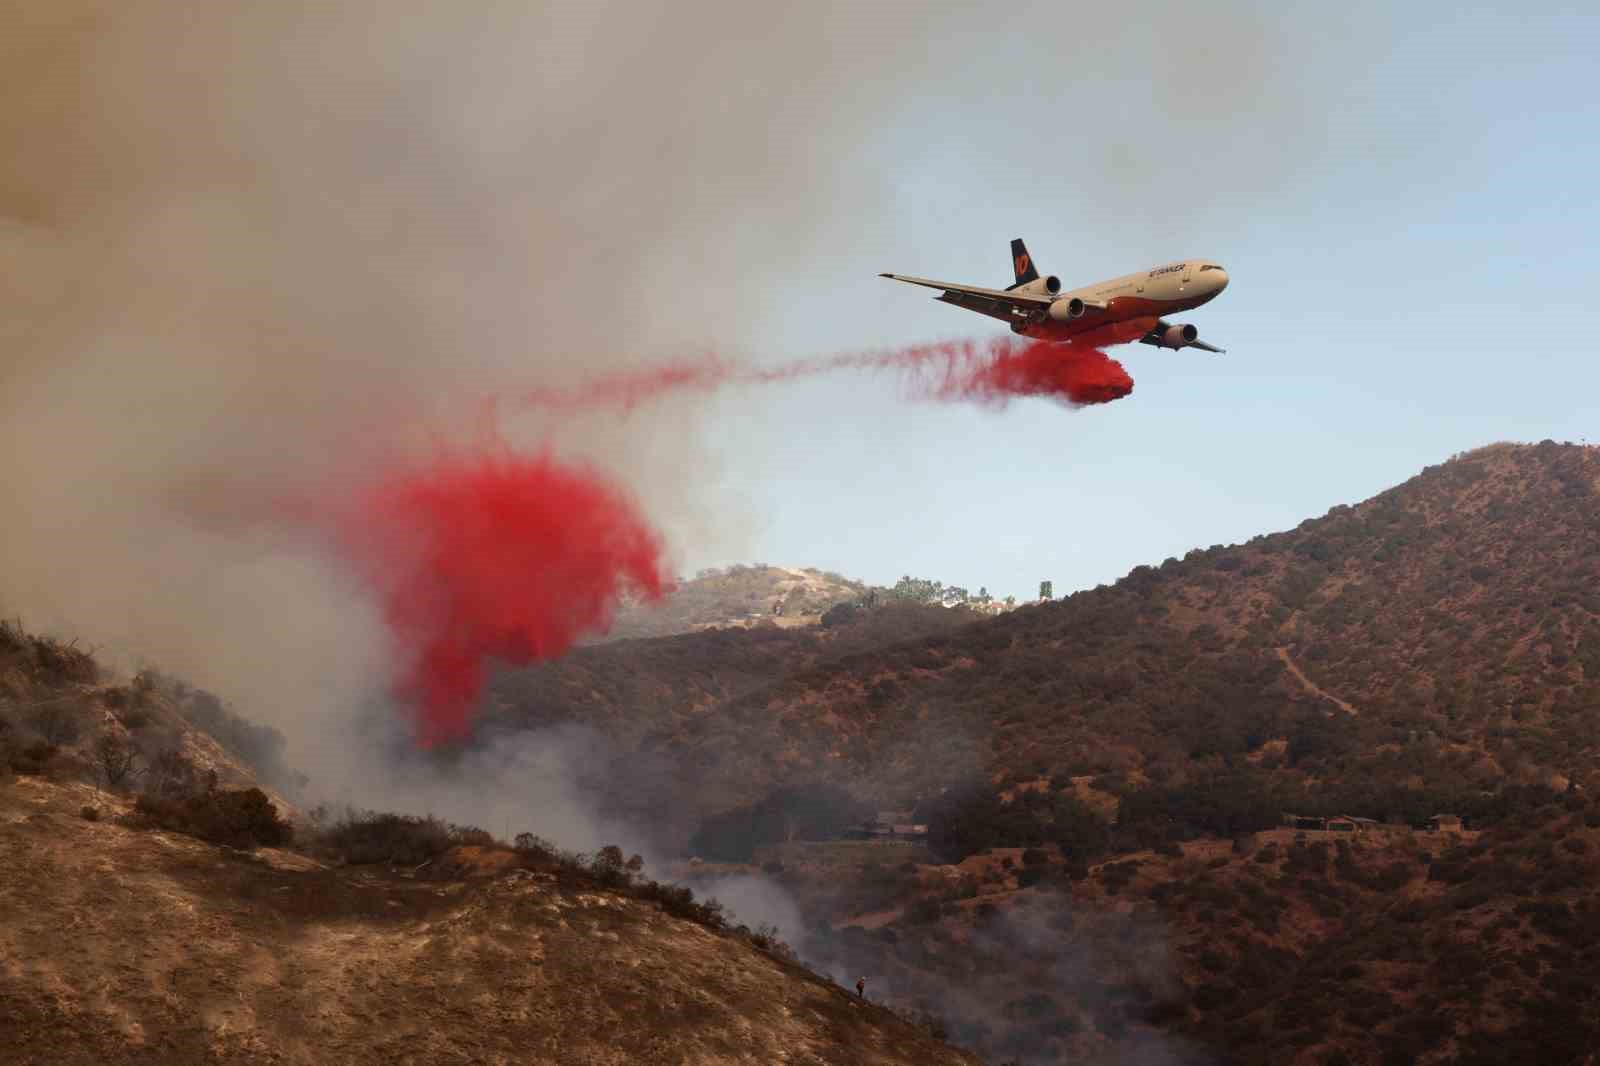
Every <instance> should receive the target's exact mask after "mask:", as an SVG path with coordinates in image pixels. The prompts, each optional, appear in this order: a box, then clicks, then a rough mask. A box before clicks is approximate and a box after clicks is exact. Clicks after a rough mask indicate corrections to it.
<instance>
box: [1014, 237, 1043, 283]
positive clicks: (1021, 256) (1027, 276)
mask: <svg viewBox="0 0 1600 1066" xmlns="http://www.w3.org/2000/svg"><path fill="white" fill-rule="evenodd" d="M1011 265H1012V267H1014V268H1015V269H1016V272H1017V285H1026V284H1027V283H1028V282H1030V281H1038V280H1039V272H1038V271H1037V270H1035V269H1034V268H1033V257H1032V256H1031V255H1029V254H1028V246H1027V245H1025V244H1023V243H1022V238H1021V237H1018V238H1017V239H1016V240H1014V241H1012V242H1011ZM1017 285H1012V286H1011V288H1013V289H1014V288H1016V287H1017Z"/></svg>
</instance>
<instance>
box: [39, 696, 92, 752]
mask: <svg viewBox="0 0 1600 1066" xmlns="http://www.w3.org/2000/svg"><path fill="white" fill-rule="evenodd" d="M82 727H83V719H82V716H81V715H80V714H79V713H78V708H77V707H76V706H75V705H74V704H72V703H70V702H68V700H66V699H53V700H47V701H46V702H44V703H41V704H39V705H38V707H37V708H35V710H34V712H33V728H35V729H37V730H38V731H39V736H41V737H43V738H44V741H45V743H46V744H49V745H50V746H51V747H53V748H59V747H60V746H61V745H63V744H70V743H72V742H73V741H74V740H77V739H78V734H79V733H80V732H81V731H82Z"/></svg>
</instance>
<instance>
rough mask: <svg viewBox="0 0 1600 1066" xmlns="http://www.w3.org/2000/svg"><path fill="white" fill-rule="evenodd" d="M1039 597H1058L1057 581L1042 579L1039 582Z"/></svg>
mask: <svg viewBox="0 0 1600 1066" xmlns="http://www.w3.org/2000/svg"><path fill="white" fill-rule="evenodd" d="M1039 598H1040V599H1041V600H1053V599H1055V598H1056V586H1055V583H1054V582H1052V581H1041V582H1039Z"/></svg>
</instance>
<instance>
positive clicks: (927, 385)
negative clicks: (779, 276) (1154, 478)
mask: <svg viewBox="0 0 1600 1066" xmlns="http://www.w3.org/2000/svg"><path fill="white" fill-rule="evenodd" d="M1150 328H1151V322H1148V321H1134V322H1123V323H1118V324H1117V325H1113V326H1107V327H1104V328H1102V329H1098V330H1094V331H1093V332H1090V333H1086V334H1084V335H1082V336H1081V337H1078V338H1075V339H1074V340H1072V341H1069V342H1067V343H1059V342H1052V341H1022V340H1014V339H1012V338H1010V337H1001V338H997V339H995V340H991V341H970V340H969V341H949V342H946V343H943V344H927V345H920V346H917V347H914V348H905V349H901V350H899V351H889V352H868V353H857V354H848V355H836V356H828V357H825V358H820V359H804V360H800V361H799V362H794V363H790V364H788V365H787V366H780V367H776V368H773V369H768V370H760V369H750V368H747V367H740V366H738V365H735V364H731V363H727V362H724V361H722V360H720V359H718V358H717V357H715V356H709V357H707V358H705V359H701V360H697V361H687V362H682V363H673V364H668V365H666V366H661V367H652V368H650V369H646V370H640V371H634V372H630V373H622V374H613V375H609V376H606V377H601V378H595V379H592V380H590V381H587V382H584V383H581V384H579V385H577V386H574V387H572V388H570V389H539V390H536V391H534V392H530V393H527V394H525V395H524V397H523V399H524V402H525V403H526V404H527V405H528V406H529V407H535V408H541V409H545V410H553V411H559V412H565V413H570V414H577V413H581V412H584V411H594V410H607V409H621V410H624V411H631V410H632V409H634V408H635V407H638V406H640V405H642V404H645V403H649V402H650V401H652V400H656V399H659V398H661V397H664V396H669V395H672V394H675V393H680V392H712V391H715V390H717V389H721V388H725V387H727V386H737V385H743V386H750V385H776V384H782V383H784V382H789V381H796V380H799V379H801V378H811V377H818V376H821V375H823V374H831V373H836V372H838V371H843V370H898V371H900V372H902V373H903V374H905V375H906V376H907V377H908V378H909V381H910V385H911V393H912V395H913V397H915V398H918V399H924V400H934V401H938V402H942V403H962V402H969V403H972V402H975V403H981V404H986V405H990V406H998V407H1003V406H1005V405H1006V404H1007V403H1009V402H1010V401H1011V400H1013V399H1016V398H1018V397H1022V396H1040V397H1045V398H1048V399H1053V400H1056V401H1058V402H1061V403H1064V404H1068V405H1071V406H1082V405H1085V404H1096V403H1110V402H1111V401H1112V400H1120V399H1121V398H1122V397H1124V396H1126V395H1128V394H1129V393H1130V392H1132V391H1133V379H1132V378H1131V377H1129V376H1128V372H1127V371H1126V370H1124V369H1123V367H1122V364H1121V363H1119V362H1117V361H1116V360H1115V359H1113V358H1111V357H1110V356H1109V355H1107V354H1106V353H1105V352H1103V351H1101V350H1100V348H1101V347H1104V346H1109V345H1113V344H1126V343H1128V342H1129V341H1134V340H1137V339H1139V338H1140V337H1142V336H1143V335H1144V334H1145V333H1147V332H1149V330H1150Z"/></svg>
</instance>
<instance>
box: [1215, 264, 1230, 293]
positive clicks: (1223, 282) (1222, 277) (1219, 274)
mask: <svg viewBox="0 0 1600 1066" xmlns="http://www.w3.org/2000/svg"><path fill="white" fill-rule="evenodd" d="M1211 276H1212V277H1213V278H1214V279H1215V280H1214V281H1213V282H1212V284H1214V285H1216V287H1217V291H1218V292H1221V291H1222V290H1223V289H1226V288H1227V287H1228V272H1227V271H1226V270H1223V269H1221V268H1220V267H1219V268H1218V269H1216V270H1213V271H1212V272H1211Z"/></svg>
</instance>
